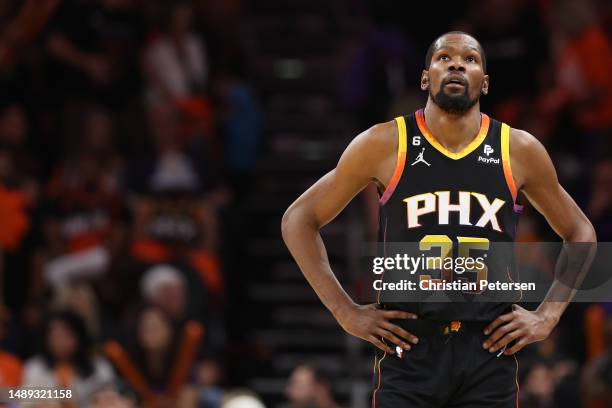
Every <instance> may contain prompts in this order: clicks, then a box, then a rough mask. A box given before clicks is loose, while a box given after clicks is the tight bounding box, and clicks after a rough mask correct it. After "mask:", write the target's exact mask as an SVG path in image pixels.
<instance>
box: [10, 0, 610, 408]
mask: <svg viewBox="0 0 612 408" xmlns="http://www.w3.org/2000/svg"><path fill="white" fill-rule="evenodd" d="M244 3H246V2H244V1H242V2H241V1H239V0H208V1H205V0H192V1H179V0H177V1H163V0H147V1H142V0H71V1H68V0H66V1H60V0H27V1H17V0H0V23H1V24H0V27H1V29H0V86H1V89H2V92H1V93H0V292H1V296H0V387H16V386H20V385H21V386H38V387H41V386H48V387H70V388H72V389H74V390H75V392H76V399H75V400H73V402H72V404H73V405H72V406H92V407H111V408H112V407H117V408H118V407H135V406H148V407H205V408H215V407H220V406H224V407H229V408H249V407H252V408H258V407H262V406H263V405H262V404H261V403H260V402H258V401H257V399H256V397H255V396H254V395H252V394H251V393H250V392H249V391H237V392H235V393H228V392H227V388H228V387H231V386H234V385H235V384H227V383H226V381H225V378H226V374H227V373H226V368H225V365H224V356H225V355H226V354H227V333H226V325H227V322H226V313H225V312H226V308H227V304H228V293H227V280H228V271H227V268H226V267H225V264H226V263H225V260H226V258H227V256H230V257H231V256H237V255H240V254H235V253H232V252H231V250H228V248H227V246H228V243H227V241H226V240H225V239H224V237H225V234H227V232H225V229H226V227H227V224H228V221H227V220H228V217H229V216H230V215H231V214H232V211H233V209H234V208H236V206H238V205H239V204H240V202H241V201H242V198H243V197H245V196H246V195H247V194H249V192H250V191H251V188H252V186H251V184H252V183H251V181H252V180H253V172H254V169H255V164H256V162H257V158H258V156H259V154H260V151H261V145H262V133H263V131H262V126H263V124H262V113H261V112H260V108H259V106H258V101H257V96H256V92H255V89H256V85H257V84H255V83H253V81H252V79H250V78H249V52H250V50H249V47H248V46H247V43H246V40H247V39H246V38H245V36H244V34H243V33H242V32H241V31H240V28H241V22H242V19H244V18H245V16H244V14H245V10H244V9H245V4H244ZM355 3H356V4H357V5H358V6H355V7H354V8H351V13H356V14H357V15H355V16H353V17H355V18H356V19H357V20H358V21H360V22H361V24H359V26H358V27H357V28H355V33H354V38H353V39H352V41H351V43H350V44H349V47H348V49H347V52H346V66H345V67H344V69H345V75H344V80H343V82H342V83H341V84H339V85H338V88H339V89H338V100H339V101H340V102H341V103H342V105H343V107H344V108H345V110H346V113H347V114H349V115H351V116H352V117H353V118H354V119H355V120H356V121H357V122H358V123H359V126H360V127H361V128H364V127H367V126H370V125H372V124H373V123H375V122H379V121H382V120H386V119H388V118H390V117H392V116H393V115H397V114H406V113H408V112H411V111H414V110H415V109H416V108H417V107H419V106H421V105H422V104H423V100H424V95H422V94H420V93H419V92H418V89H417V84H418V77H419V74H420V71H421V70H422V68H423V60H424V55H425V50H426V48H427V46H428V45H429V43H430V42H431V40H432V39H433V38H435V37H436V36H438V35H439V34H441V33H442V32H444V31H447V30H450V29H462V30H464V31H468V32H470V33H473V34H474V35H475V36H476V38H478V39H479V40H480V41H481V43H482V45H483V46H484V49H485V50H486V52H487V65H488V71H489V73H490V74H491V92H490V96H487V97H486V98H484V99H483V101H482V105H483V111H485V112H487V113H488V114H490V115H491V116H493V117H495V118H497V119H499V120H503V121H506V122H508V123H510V124H511V125H512V126H514V127H518V128H523V129H526V130H528V131H530V132H532V133H533V134H534V135H536V136H537V137H538V138H540V139H541V140H542V142H543V143H544V144H545V145H546V146H547V148H548V149H549V151H550V152H551V155H552V157H553V160H554V162H555V164H556V167H557V170H558V172H559V177H560V179H561V181H562V183H563V185H564V186H565V187H566V188H567V189H568V191H569V192H570V194H572V196H573V197H575V198H576V199H577V201H578V203H579V204H580V205H581V207H582V208H583V209H584V210H585V211H586V213H587V215H588V216H589V217H590V219H591V220H592V222H593V224H594V225H595V227H596V229H597V233H598V238H599V240H600V241H610V240H612V76H610V75H609V68H610V67H611V66H612V31H611V27H612V9H611V6H610V4H609V2H606V1H598V0H590V1H579V0H576V1H571V0H558V1H553V0H540V1H527V0H491V1H486V2H481V1H467V0H464V1H458V2H457V4H456V7H453V8H450V9H444V10H440V11H439V12H437V13H434V14H433V15H432V12H431V10H430V6H431V5H430V4H422V5H419V4H416V3H414V2H405V1H385V2H380V1H366V0H363V1H359V2H355ZM381 3H385V4H381ZM458 10H461V12H459V11H458ZM419 16H423V17H424V16H429V17H428V18H433V19H436V22H435V24H431V25H429V26H428V27H423V25H421V24H413V23H411V21H415V18H420V17H419ZM534 213H535V212H533V211H532V212H527V213H526V214H525V216H524V217H523V219H522V220H521V224H520V228H519V231H520V235H521V240H525V241H529V240H532V241H538V240H541V241H550V240H554V239H555V238H554V233H553V232H552V231H550V229H548V228H547V227H546V225H545V223H544V222H543V220H541V219H540V218H539V217H537V216H534ZM224 254H225V255H224ZM228 254H229V255H228ZM611 300H612V299H611ZM563 322H565V323H563ZM581 327H585V329H584V333H583V331H582V330H580V328H581ZM331 384H332V380H331V379H330V378H328V377H326V376H324V375H322V374H321V372H320V370H319V369H318V368H317V367H314V366H311V365H308V364H304V365H302V366H299V367H297V368H296V369H295V371H294V372H293V374H292V376H291V378H290V379H288V386H287V399H288V401H289V402H290V405H291V406H293V407H295V408H307V407H311V408H313V407H318V408H324V407H325V408H327V407H337V406H338V405H337V403H336V402H335V401H334V398H333V396H332V393H331ZM239 385H241V384H239ZM521 398H522V399H523V400H524V401H523V403H522V405H521V406H522V407H534V408H535V407H543V408H548V407H555V408H563V407H572V408H575V407H579V406H584V407H588V408H599V407H607V406H609V405H607V404H609V401H610V400H611V398H612V309H611V308H610V307H608V306H607V305H590V306H588V307H587V306H580V305H573V306H572V307H571V308H570V310H569V311H568V314H567V316H566V317H565V318H564V319H563V321H562V324H561V326H560V327H559V329H558V330H557V331H556V332H555V334H554V336H553V337H552V338H551V339H549V340H548V341H546V342H543V343H541V344H539V345H538V346H537V347H533V348H531V349H530V350H529V351H527V352H526V353H525V364H524V365H522V367H521ZM581 404H584V405H581Z"/></svg>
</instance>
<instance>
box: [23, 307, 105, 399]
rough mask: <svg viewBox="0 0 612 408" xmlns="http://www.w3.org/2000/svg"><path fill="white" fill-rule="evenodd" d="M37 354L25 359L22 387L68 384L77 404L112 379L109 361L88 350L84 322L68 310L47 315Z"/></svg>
mask: <svg viewBox="0 0 612 408" xmlns="http://www.w3.org/2000/svg"><path fill="white" fill-rule="evenodd" d="M41 341H42V343H43V344H42V349H41V352H40V354H38V355H37V356H35V357H33V358H31V359H29V360H28V361H26V364H25V367H24V373H23V386H24V387H51V388H71V389H72V390H73V392H74V393H75V396H76V398H77V401H79V405H83V404H85V402H86V401H87V400H88V399H89V396H90V393H91V392H92V391H93V390H95V389H96V388H98V387H100V386H101V384H104V383H108V382H111V381H113V380H114V378H115V375H114V372H113V369H112V367H111V365H110V364H109V363H108V362H107V361H106V359H104V358H102V357H96V356H93V355H92V354H91V351H90V339H89V336H88V334H87V330H86V328H85V324H84V323H83V321H82V320H81V318H79V317H78V316H77V315H75V314H74V313H71V312H55V313H52V314H50V315H49V316H48V318H47V320H46V322H45V327H44V330H43V333H42V336H41Z"/></svg>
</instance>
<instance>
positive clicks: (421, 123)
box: [415, 109, 490, 160]
mask: <svg viewBox="0 0 612 408" xmlns="http://www.w3.org/2000/svg"><path fill="white" fill-rule="evenodd" d="M481 115H482V116H481V120H480V130H478V134H477V135H476V137H475V138H474V140H472V141H471V142H470V143H469V144H468V145H467V146H465V147H464V148H463V149H461V150H460V151H458V152H451V151H450V150H448V149H447V148H446V147H444V146H442V145H441V144H440V142H438V140H437V139H436V138H435V137H434V135H433V134H432V133H431V132H430V131H429V129H428V128H427V124H426V123H425V115H424V114H423V109H419V110H418V111H417V112H416V114H415V116H416V122H417V126H418V127H419V130H420V131H421V133H422V134H423V136H425V139H427V141H428V142H429V144H430V145H432V146H433V147H434V148H435V149H436V150H437V151H439V152H440V153H442V154H443V155H445V156H446V157H448V158H450V159H453V160H459V159H462V158H464V157H465V156H467V155H468V154H470V153H472V152H473V151H474V150H476V148H477V147H478V146H480V145H481V144H482V142H483V141H484V140H485V137H487V132H488V131H489V123H490V119H489V117H488V116H487V115H485V114H484V113H482V114H481Z"/></svg>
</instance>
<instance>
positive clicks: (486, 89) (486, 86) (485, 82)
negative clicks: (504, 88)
mask: <svg viewBox="0 0 612 408" xmlns="http://www.w3.org/2000/svg"><path fill="white" fill-rule="evenodd" d="M481 91H482V94H483V95H487V94H488V93H489V76H488V75H485V76H484V78H483V79H482V90H481Z"/></svg>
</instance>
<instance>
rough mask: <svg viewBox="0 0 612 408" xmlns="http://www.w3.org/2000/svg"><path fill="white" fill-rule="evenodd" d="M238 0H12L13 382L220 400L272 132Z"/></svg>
mask: <svg viewBox="0 0 612 408" xmlns="http://www.w3.org/2000/svg"><path fill="white" fill-rule="evenodd" d="M238 6H239V5H238V4H237V3H236V4H233V3H232V2H226V1H217V2H205V1H173V2H167V1H146V2H144V1H133V0H100V1H97V0H95V1H89V0H82V1H81V0H75V1H57V0H43V1H27V2H21V1H9V0H3V1H0V22H1V26H2V27H3V28H2V30H1V37H0V62H1V63H0V84H1V89H2V95H1V96H0V225H1V228H0V230H1V231H0V277H1V278H0V285H1V291H2V296H1V297H0V350H2V352H1V354H0V386H1V387H15V386H18V385H21V386H36V387H43V386H44V387H59V388H72V389H73V390H74V391H75V393H76V398H75V400H74V402H73V405H72V406H80V407H81V406H82V407H85V406H96V407H111V406H113V407H115V406H116V407H127V406H136V405H137V404H138V406H140V404H143V405H144V406H150V407H177V406H184V407H195V406H199V407H218V406H220V405H221V403H222V400H223V398H224V393H223V392H222V389H221V387H220V384H221V382H222V378H223V366H222V363H221V362H220V359H219V355H222V351H223V350H224V348H225V347H226V333H225V327H224V311H225V308H226V304H227V292H226V280H225V278H224V274H225V273H224V263H223V256H222V251H223V248H222V244H221V243H220V237H221V236H222V228H223V220H224V216H225V215H224V214H226V213H227V212H228V211H230V210H231V209H232V208H233V206H234V205H235V203H236V202H237V200H238V198H239V197H240V196H241V195H243V194H245V193H246V192H247V191H248V188H249V185H248V182H245V180H246V179H248V175H249V174H250V173H251V172H252V168H253V165H254V163H255V159H256V157H257V155H258V151H259V144H260V135H261V128H260V119H259V110H258V107H257V103H256V99H255V95H254V92H253V91H252V89H251V86H250V85H249V83H248V81H247V79H246V77H245V72H244V64H245V58H246V54H245V51H244V49H243V45H242V44H241V42H240V38H239V37H238V36H237V35H236V33H235V32H234V30H233V29H232V27H238V26H239V23H240V18H241V16H240V9H239V7H238ZM238 146H239V148H238ZM243 176H244V177H243Z"/></svg>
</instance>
